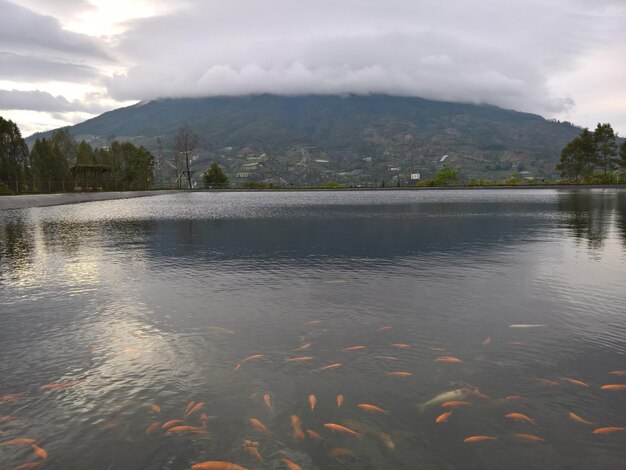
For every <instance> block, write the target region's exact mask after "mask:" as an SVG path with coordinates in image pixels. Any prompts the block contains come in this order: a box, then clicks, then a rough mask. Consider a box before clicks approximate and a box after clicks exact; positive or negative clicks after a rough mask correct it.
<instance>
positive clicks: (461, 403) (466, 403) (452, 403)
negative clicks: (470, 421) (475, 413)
mask: <svg viewBox="0 0 626 470" xmlns="http://www.w3.org/2000/svg"><path fill="white" fill-rule="evenodd" d="M469 404H470V402H469V401H458V400H454V401H446V402H444V403H442V404H441V407H442V408H446V409H447V408H459V407H460V406H469Z"/></svg>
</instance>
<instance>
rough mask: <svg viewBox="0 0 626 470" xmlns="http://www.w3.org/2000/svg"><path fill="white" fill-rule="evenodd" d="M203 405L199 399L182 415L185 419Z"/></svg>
mask: <svg viewBox="0 0 626 470" xmlns="http://www.w3.org/2000/svg"><path fill="white" fill-rule="evenodd" d="M203 406H204V402H203V401H201V402H200V403H196V404H195V405H194V406H193V408H191V409H190V410H189V411H187V412H186V413H185V415H184V416H183V417H184V418H185V419H187V418H189V417H190V416H191V415H192V414H194V413H195V412H197V411H198V410H200V408H202V407H203Z"/></svg>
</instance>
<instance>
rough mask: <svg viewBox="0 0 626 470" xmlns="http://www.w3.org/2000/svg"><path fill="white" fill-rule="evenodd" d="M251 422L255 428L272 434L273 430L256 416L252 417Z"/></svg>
mask: <svg viewBox="0 0 626 470" xmlns="http://www.w3.org/2000/svg"><path fill="white" fill-rule="evenodd" d="M250 424H251V425H252V427H253V428H255V429H256V430H257V431H259V432H262V433H265V434H271V433H272V431H270V430H269V429H267V428H266V427H265V426H264V425H263V423H261V421H259V420H258V419H256V418H250Z"/></svg>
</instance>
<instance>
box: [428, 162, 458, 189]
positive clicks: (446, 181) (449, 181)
mask: <svg viewBox="0 0 626 470" xmlns="http://www.w3.org/2000/svg"><path fill="white" fill-rule="evenodd" d="M458 180H459V174H458V172H457V171H456V170H455V169H454V168H450V167H449V166H448V165H444V166H443V167H442V168H441V169H440V170H437V171H436V172H435V177H434V178H433V186H452V185H453V184H455V183H456V182H458Z"/></svg>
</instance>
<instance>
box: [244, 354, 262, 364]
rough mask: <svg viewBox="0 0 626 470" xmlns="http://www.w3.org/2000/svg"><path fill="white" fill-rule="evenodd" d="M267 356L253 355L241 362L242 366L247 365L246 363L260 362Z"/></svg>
mask: <svg viewBox="0 0 626 470" xmlns="http://www.w3.org/2000/svg"><path fill="white" fill-rule="evenodd" d="M264 357H265V356H264V355H263V354H253V355H252V356H248V357H246V358H245V359H243V360H242V361H241V364H243V363H245V362H250V361H258V360H259V359H262V358H264Z"/></svg>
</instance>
